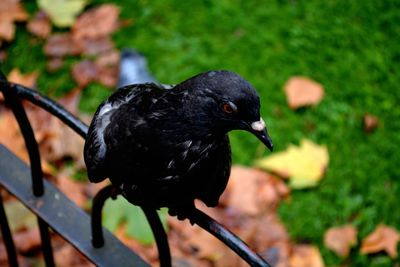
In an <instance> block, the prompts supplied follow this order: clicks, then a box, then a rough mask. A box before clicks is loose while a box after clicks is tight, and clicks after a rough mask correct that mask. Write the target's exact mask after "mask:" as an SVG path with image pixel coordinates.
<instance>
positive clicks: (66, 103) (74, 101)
mask: <svg viewBox="0 0 400 267" xmlns="http://www.w3.org/2000/svg"><path fill="white" fill-rule="evenodd" d="M80 99H81V89H79V88H75V89H72V90H71V91H70V92H68V93H67V94H66V95H64V96H63V97H62V98H60V99H58V101H57V102H58V103H59V104H60V105H61V106H63V107H64V108H65V109H66V110H68V111H69V112H71V113H72V114H74V115H76V114H78V105H79V101H80Z"/></svg>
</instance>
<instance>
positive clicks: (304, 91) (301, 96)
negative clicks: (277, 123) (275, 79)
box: [284, 76, 324, 109]
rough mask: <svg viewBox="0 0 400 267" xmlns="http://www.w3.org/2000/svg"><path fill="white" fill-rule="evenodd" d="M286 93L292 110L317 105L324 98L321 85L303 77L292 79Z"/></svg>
mask: <svg viewBox="0 0 400 267" xmlns="http://www.w3.org/2000/svg"><path fill="white" fill-rule="evenodd" d="M284 91H285V93H286V98H287V102H288V105H289V107H290V108H291V109H297V108H299V107H303V106H309V105H317V104H318V103H319V102H321V100H322V98H323V97H324V88H323V87H322V85H321V84H319V83H317V82H315V81H313V80H311V79H309V78H306V77H301V76H295V77H292V78H290V79H289V80H288V81H287V82H286V84H285V86H284Z"/></svg>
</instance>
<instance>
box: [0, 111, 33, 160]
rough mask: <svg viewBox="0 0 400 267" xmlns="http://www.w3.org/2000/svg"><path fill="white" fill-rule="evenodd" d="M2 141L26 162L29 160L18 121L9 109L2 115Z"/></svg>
mask: <svg viewBox="0 0 400 267" xmlns="http://www.w3.org/2000/svg"><path fill="white" fill-rule="evenodd" d="M0 143H1V144H3V145H4V146H6V147H7V148H8V149H9V150H10V151H11V152H13V153H14V154H15V155H17V156H18V157H19V158H20V159H22V160H23V161H25V162H26V163H28V162H29V160H28V159H29V158H28V153H27V151H26V147H25V142H24V139H23V138H22V135H21V132H20V130H19V127H18V123H17V122H16V120H15V118H14V116H13V114H12V112H11V111H9V110H6V111H3V112H2V113H1V115H0Z"/></svg>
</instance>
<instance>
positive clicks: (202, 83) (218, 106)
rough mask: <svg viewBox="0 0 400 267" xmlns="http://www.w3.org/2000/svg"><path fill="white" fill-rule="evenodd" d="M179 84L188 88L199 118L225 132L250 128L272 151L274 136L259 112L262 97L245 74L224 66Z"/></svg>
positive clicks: (185, 88) (193, 109) (192, 107)
mask: <svg viewBox="0 0 400 267" xmlns="http://www.w3.org/2000/svg"><path fill="white" fill-rule="evenodd" d="M177 87H178V88H182V89H184V90H188V94H189V97H190V98H191V100H192V101H191V102H192V105H191V111H192V112H193V113H194V114H196V116H197V117H198V118H200V119H203V120H209V121H212V122H213V123H212V124H213V125H214V127H216V128H217V129H218V130H220V131H223V132H228V131H231V130H245V131H248V132H251V133H252V134H254V135H255V136H256V137H257V138H258V139H260V140H261V141H262V142H263V143H264V144H265V145H266V146H267V147H268V148H269V149H270V150H271V151H272V149H273V144H272V140H271V138H270V136H269V135H268V132H267V128H266V126H265V122H264V120H263V119H262V118H261V116H260V97H259V96H258V94H257V92H256V90H255V89H254V88H253V87H252V86H251V85H250V84H249V83H248V82H247V81H246V80H244V79H243V78H242V77H240V76H239V75H237V74H235V73H233V72H229V71H224V70H222V71H209V72H205V73H202V74H199V75H196V76H194V77H192V78H190V79H188V80H186V81H185V82H183V83H182V84H180V85H178V86H177Z"/></svg>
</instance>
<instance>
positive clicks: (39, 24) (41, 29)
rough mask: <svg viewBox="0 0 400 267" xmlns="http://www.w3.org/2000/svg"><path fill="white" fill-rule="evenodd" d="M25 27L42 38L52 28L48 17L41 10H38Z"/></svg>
mask: <svg viewBox="0 0 400 267" xmlns="http://www.w3.org/2000/svg"><path fill="white" fill-rule="evenodd" d="M26 27H27V29H28V31H29V32H30V33H32V34H33V35H35V36H37V37H40V38H43V39H45V38H47V37H48V36H49V35H50V33H51V28H52V27H51V23H50V20H49V17H48V16H47V14H46V13H44V12H43V11H38V12H37V13H36V14H35V16H34V17H33V19H31V20H30V21H29V22H28V24H27V25H26Z"/></svg>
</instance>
